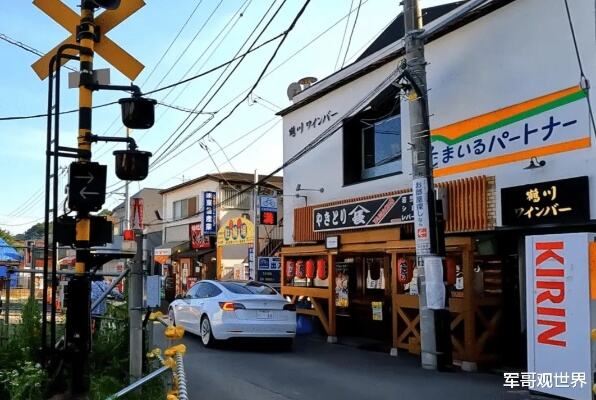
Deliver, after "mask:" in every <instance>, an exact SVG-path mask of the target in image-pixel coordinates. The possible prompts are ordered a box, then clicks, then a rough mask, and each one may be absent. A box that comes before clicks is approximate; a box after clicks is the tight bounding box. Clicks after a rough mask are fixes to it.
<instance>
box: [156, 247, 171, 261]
mask: <svg viewBox="0 0 596 400" xmlns="http://www.w3.org/2000/svg"><path fill="white" fill-rule="evenodd" d="M171 255H172V249H170V248H167V249H155V250H154V251H153V259H154V260H155V262H158V263H160V264H165V263H167V262H168V260H169V259H170V256H171Z"/></svg>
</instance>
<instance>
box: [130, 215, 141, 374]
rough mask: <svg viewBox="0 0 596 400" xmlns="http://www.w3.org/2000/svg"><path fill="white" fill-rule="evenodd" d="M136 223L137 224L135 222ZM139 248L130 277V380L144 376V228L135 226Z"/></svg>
mask: <svg viewBox="0 0 596 400" xmlns="http://www.w3.org/2000/svg"><path fill="white" fill-rule="evenodd" d="M135 225H136V224H135ZM134 234H135V242H136V244H137V250H136V253H135V257H134V261H133V264H132V267H131V269H130V277H129V279H128V282H129V285H128V288H129V291H128V316H129V324H130V330H129V346H130V360H129V374H130V381H131V383H132V382H135V381H137V380H139V379H140V378H142V377H143V230H142V229H140V227H138V226H134Z"/></svg>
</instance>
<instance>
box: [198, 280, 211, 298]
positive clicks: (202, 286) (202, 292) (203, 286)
mask: <svg viewBox="0 0 596 400" xmlns="http://www.w3.org/2000/svg"><path fill="white" fill-rule="evenodd" d="M196 286H198V289H197V295H196V296H195V299H204V298H206V297H208V293H209V286H208V283H197V285H196Z"/></svg>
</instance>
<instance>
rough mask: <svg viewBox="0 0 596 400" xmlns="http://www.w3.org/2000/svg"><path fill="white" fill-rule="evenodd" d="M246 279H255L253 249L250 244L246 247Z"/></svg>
mask: <svg viewBox="0 0 596 400" xmlns="http://www.w3.org/2000/svg"><path fill="white" fill-rule="evenodd" d="M248 277H249V279H256V277H255V248H254V246H253V245H252V244H250V245H249V246H248Z"/></svg>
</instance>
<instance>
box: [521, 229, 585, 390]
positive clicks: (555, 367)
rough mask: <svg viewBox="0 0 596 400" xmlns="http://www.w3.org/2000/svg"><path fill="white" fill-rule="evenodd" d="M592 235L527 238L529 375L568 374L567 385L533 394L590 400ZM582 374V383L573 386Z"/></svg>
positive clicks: (553, 386)
mask: <svg viewBox="0 0 596 400" xmlns="http://www.w3.org/2000/svg"><path fill="white" fill-rule="evenodd" d="M595 236H596V235H595V234H593V233H570V234H556V235H539V236H528V237H526V311H527V328H528V329H527V332H528V334H527V338H528V339H527V340H528V372H529V373H534V374H537V375H538V374H541V375H542V376H544V375H547V374H548V375H552V376H555V377H556V376H557V375H559V376H560V374H566V375H567V378H568V379H567V381H566V382H565V385H545V386H540V385H535V386H534V388H533V390H535V391H537V392H542V393H547V394H550V395H554V396H560V397H564V398H568V399H577V400H579V399H591V398H592V394H591V389H592V376H593V374H592V368H591V365H592V360H591V341H590V333H591V329H592V328H594V321H591V317H590V315H594V314H593V311H592V310H591V304H590V272H589V268H588V263H589V255H588V248H589V243H590V242H593V241H594V237H595ZM580 374H581V376H583V377H584V379H583V384H581V383H580V382H577V381H576V382H575V383H574V384H572V380H573V379H574V376H575V377H577V376H579V375H580Z"/></svg>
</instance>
